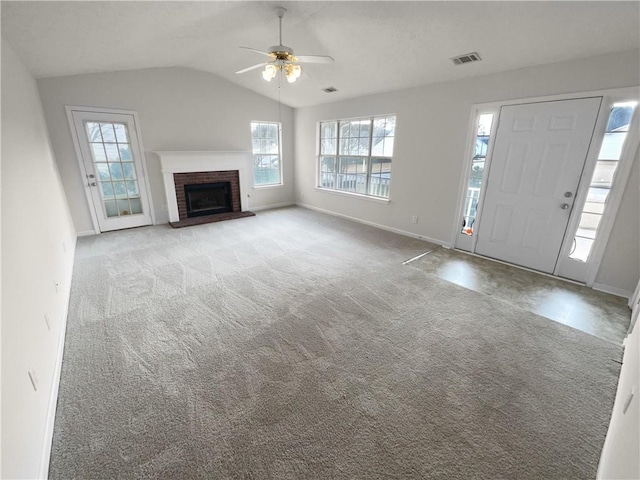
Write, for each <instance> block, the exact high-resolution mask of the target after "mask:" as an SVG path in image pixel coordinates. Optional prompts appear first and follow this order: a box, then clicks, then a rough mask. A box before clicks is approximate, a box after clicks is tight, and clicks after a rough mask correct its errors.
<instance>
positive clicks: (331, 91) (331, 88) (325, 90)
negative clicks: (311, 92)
mask: <svg viewBox="0 0 640 480" xmlns="http://www.w3.org/2000/svg"><path fill="white" fill-rule="evenodd" d="M322 91H323V92H327V93H333V92H337V91H338V89H337V88H336V87H327V88H323V89H322Z"/></svg>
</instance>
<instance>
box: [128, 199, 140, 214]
mask: <svg viewBox="0 0 640 480" xmlns="http://www.w3.org/2000/svg"><path fill="white" fill-rule="evenodd" d="M129 204H130V205H131V214H132V215H135V214H136V213H142V202H140V199H139V198H130V199H129Z"/></svg>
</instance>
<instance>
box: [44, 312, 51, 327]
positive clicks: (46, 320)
mask: <svg viewBox="0 0 640 480" xmlns="http://www.w3.org/2000/svg"><path fill="white" fill-rule="evenodd" d="M44 323H46V324H47V330H51V320H49V315H47V314H46V313H45V314H44Z"/></svg>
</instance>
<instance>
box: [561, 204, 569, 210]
mask: <svg viewBox="0 0 640 480" xmlns="http://www.w3.org/2000/svg"><path fill="white" fill-rule="evenodd" d="M560 208H561V209H562V210H566V209H567V208H569V204H568V203H563V204H562V205H560Z"/></svg>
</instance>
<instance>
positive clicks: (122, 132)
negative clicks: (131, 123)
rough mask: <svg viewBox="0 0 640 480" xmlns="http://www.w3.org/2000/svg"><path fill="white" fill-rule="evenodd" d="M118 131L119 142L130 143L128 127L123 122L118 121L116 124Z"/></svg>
mask: <svg viewBox="0 0 640 480" xmlns="http://www.w3.org/2000/svg"><path fill="white" fill-rule="evenodd" d="M114 128H115V131H116V140H117V141H118V143H129V137H128V136H127V127H125V125H124V124H122V123H116V124H115V125H114Z"/></svg>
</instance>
